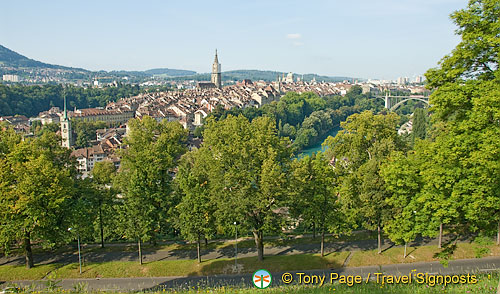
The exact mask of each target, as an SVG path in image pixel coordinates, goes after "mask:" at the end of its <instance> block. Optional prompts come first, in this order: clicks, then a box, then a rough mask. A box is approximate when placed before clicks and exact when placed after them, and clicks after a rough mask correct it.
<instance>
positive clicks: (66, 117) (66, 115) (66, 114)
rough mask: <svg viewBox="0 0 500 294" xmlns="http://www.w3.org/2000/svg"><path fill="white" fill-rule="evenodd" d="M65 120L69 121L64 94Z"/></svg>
mask: <svg viewBox="0 0 500 294" xmlns="http://www.w3.org/2000/svg"><path fill="white" fill-rule="evenodd" d="M63 119H64V120H67V119H68V109H67V108H66V94H64V113H63Z"/></svg>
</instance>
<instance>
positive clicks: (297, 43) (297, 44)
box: [293, 42, 304, 46]
mask: <svg viewBox="0 0 500 294" xmlns="http://www.w3.org/2000/svg"><path fill="white" fill-rule="evenodd" d="M302 45H304V43H302V42H293V46H302Z"/></svg>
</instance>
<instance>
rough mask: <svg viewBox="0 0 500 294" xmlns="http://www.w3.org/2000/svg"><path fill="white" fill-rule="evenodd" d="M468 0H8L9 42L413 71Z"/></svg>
mask: <svg viewBox="0 0 500 294" xmlns="http://www.w3.org/2000/svg"><path fill="white" fill-rule="evenodd" d="M466 5H467V1H466V0H460V1H459V0H413V1H408V0H375V1H374V0H349V1H338V0H330V1H319V0H318V1H316V0H312V1H294V0H287V1H273V0H268V1H261V0H251V1H217V0H214V1H188V0H184V1H180V0H176V1H171V0H164V1H150V0H145V1H128V0H120V1H115V0H101V1H93V0H91V1H68V0H64V1H63V0H53V1H50V0H49V1H5V2H4V3H2V17H1V18H0V32H1V33H0V44H1V45H3V46H6V47H7V48H10V49H12V50H15V51H17V52H19V53H21V54H23V55H26V56H27V57H30V58H33V59H36V60H40V61H43V62H48V63H54V64H61V65H67V66H74V67H83V68H87V69H90V70H101V69H103V70H122V69H123V70H145V69H150V68H159V67H168V68H177V69H190V70H195V71H198V72H208V71H210V68H211V63H212V61H213V55H214V50H215V48H217V49H218V50H219V61H220V62H221V64H222V70H223V71H225V70H233V69H261V70H278V71H286V72H288V71H292V72H297V73H317V74H323V75H330V76H353V77H361V78H381V79H395V78H397V77H398V76H409V77H412V76H414V75H417V74H422V73H424V72H425V71H426V70H427V69H428V68H430V67H434V66H436V64H437V62H438V61H439V60H440V59H441V58H442V57H443V56H444V55H445V54H448V53H449V52H450V51H451V50H452V49H453V48H454V47H455V46H456V44H458V42H459V38H458V37H457V36H456V35H455V34H454V31H455V29H456V27H455V26H454V24H453V23H452V22H451V20H450V19H449V14H450V13H452V12H453V11H455V10H457V9H462V8H465V7H466Z"/></svg>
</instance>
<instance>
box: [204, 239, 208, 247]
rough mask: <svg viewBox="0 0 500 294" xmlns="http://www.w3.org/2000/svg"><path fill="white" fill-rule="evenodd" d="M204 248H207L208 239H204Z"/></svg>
mask: <svg viewBox="0 0 500 294" xmlns="http://www.w3.org/2000/svg"><path fill="white" fill-rule="evenodd" d="M205 247H208V238H207V237H205Z"/></svg>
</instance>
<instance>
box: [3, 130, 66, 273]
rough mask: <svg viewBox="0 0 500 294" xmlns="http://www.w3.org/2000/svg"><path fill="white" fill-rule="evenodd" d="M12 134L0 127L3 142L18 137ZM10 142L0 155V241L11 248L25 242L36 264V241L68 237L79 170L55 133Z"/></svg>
mask: <svg viewBox="0 0 500 294" xmlns="http://www.w3.org/2000/svg"><path fill="white" fill-rule="evenodd" d="M11 136H13V135H12V134H11V133H10V132H9V131H1V130H0V137H1V138H2V139H1V140H0V142H6V141H7V142H9V141H10V142H11V143H12V142H15V141H18V140H17V139H14V140H12V139H13V138H12V137H11ZM11 143H9V144H7V146H9V148H8V151H9V152H8V153H4V154H1V155H0V161H1V162H0V210H1V213H0V216H1V217H0V223H1V226H0V242H1V243H2V246H3V247H4V248H5V250H6V252H8V251H9V249H10V247H11V246H12V245H13V244H14V242H21V243H22V246H23V249H24V254H25V258H26V267H27V268H31V267H33V254H32V249H31V244H32V241H34V240H36V241H37V242H40V244H41V245H43V246H44V247H53V246H54V245H56V244H58V243H60V242H62V241H64V240H65V238H66V237H67V231H66V229H67V228H68V221H67V218H66V216H67V215H68V213H67V211H70V210H71V209H70V207H69V205H68V204H69V203H70V199H71V196H72V195H73V193H74V191H73V179H74V176H75V175H76V170H75V167H74V164H73V163H72V162H71V160H70V159H69V155H70V154H69V150H67V149H64V148H62V147H60V140H59V138H58V137H57V136H56V135H55V134H51V133H46V134H44V135H43V136H41V137H38V138H34V139H31V140H30V139H25V140H24V141H20V142H18V143H17V144H15V145H13V144H11ZM3 149H4V150H3V151H4V152H5V148H3Z"/></svg>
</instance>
